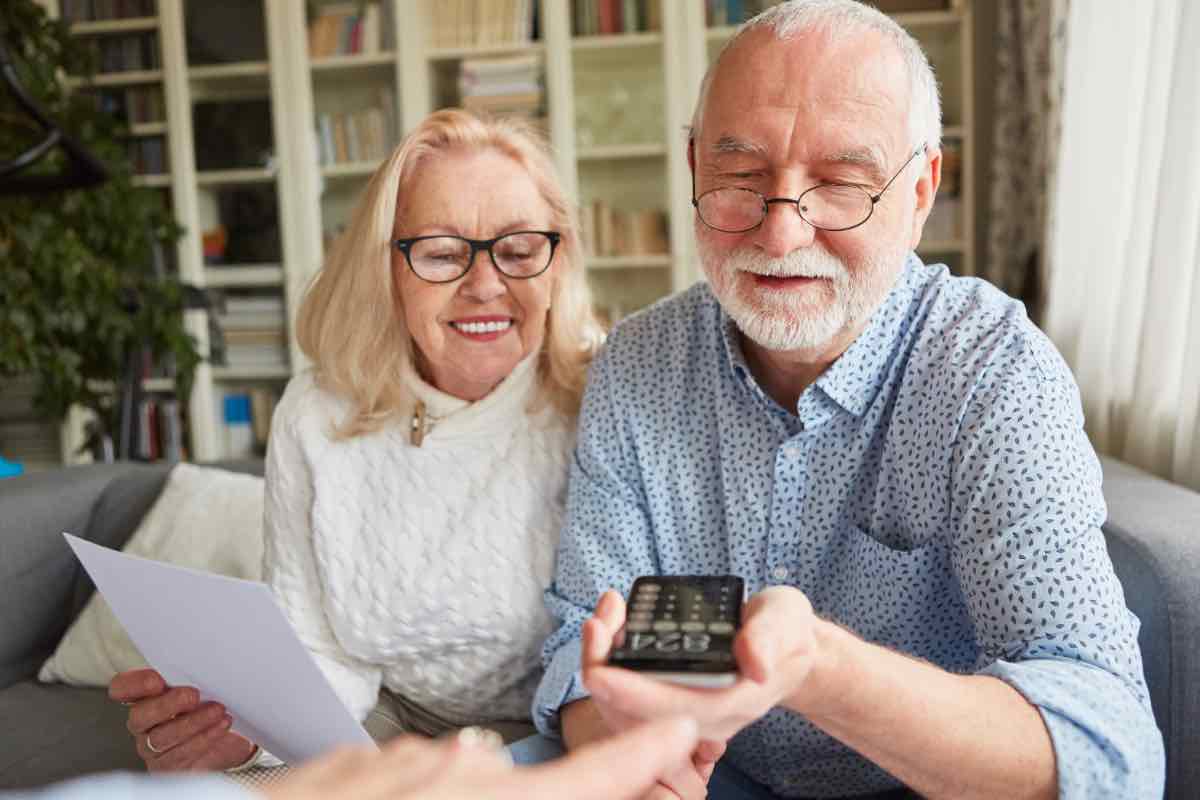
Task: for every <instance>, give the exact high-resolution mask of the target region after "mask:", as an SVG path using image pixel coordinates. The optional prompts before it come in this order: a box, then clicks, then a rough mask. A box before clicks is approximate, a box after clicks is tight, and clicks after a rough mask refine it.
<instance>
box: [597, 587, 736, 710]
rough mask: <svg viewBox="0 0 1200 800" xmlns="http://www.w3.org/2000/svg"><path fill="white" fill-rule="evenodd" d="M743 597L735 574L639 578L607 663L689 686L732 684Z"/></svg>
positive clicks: (630, 594) (630, 593)
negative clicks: (734, 649)
mask: <svg viewBox="0 0 1200 800" xmlns="http://www.w3.org/2000/svg"><path fill="white" fill-rule="evenodd" d="M744 594H745V585H744V583H743V581H742V579H741V578H739V577H737V576H734V575H655V576H645V577H641V578H638V579H637V580H635V581H634V582H633V588H632V589H631V590H630V592H629V602H628V604H627V607H626V614H625V626H624V628H622V630H621V633H620V635H618V637H617V641H616V645H617V646H616V647H614V648H613V651H612V652H611V653H610V654H609V657H608V663H609V664H611V665H612V666H617V667H625V668H626V669H632V670H637V671H638V672H643V673H645V674H646V676H647V677H653V678H657V679H659V680H664V681H669V682H671V683H679V684H683V685H685V686H705V687H722V686H731V685H733V683H734V682H735V681H736V680H737V663H736V661H735V660H734V657H733V637H734V636H735V635H737V631H738V628H739V626H740V625H741V621H742V599H743V596H744Z"/></svg>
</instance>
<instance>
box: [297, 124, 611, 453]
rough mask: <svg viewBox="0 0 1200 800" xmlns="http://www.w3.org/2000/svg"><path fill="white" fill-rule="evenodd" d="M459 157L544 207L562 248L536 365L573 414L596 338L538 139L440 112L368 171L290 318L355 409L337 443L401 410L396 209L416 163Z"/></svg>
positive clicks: (319, 367)
mask: <svg viewBox="0 0 1200 800" xmlns="http://www.w3.org/2000/svg"><path fill="white" fill-rule="evenodd" d="M458 149H468V150H479V151H482V150H487V149H492V150H495V151H497V152H500V153H502V154H504V155H506V156H508V157H510V158H512V159H513V160H514V161H515V162H517V163H518V164H520V165H521V166H522V167H524V168H525V169H526V170H527V171H528V173H529V176H530V177H531V178H532V179H533V181H534V184H535V185H536V186H537V188H538V191H539V192H540V193H541V195H542V197H543V198H544V199H545V201H546V203H547V205H548V206H549V207H550V211H551V225H552V227H553V228H554V229H555V230H557V231H559V232H560V233H561V234H562V244H561V245H560V246H559V249H558V251H557V253H556V255H555V258H556V259H557V260H558V262H559V263H558V265H557V266H556V267H555V269H556V270H557V276H556V279H555V281H554V289H553V291H552V294H551V297H550V311H549V315H548V318H547V321H546V338H545V340H544V342H543V344H542V351H541V355H540V358H539V363H538V374H539V378H540V383H541V388H542V392H541V397H542V402H543V403H544V402H549V403H551V404H553V405H554V406H555V407H556V408H558V409H559V410H560V411H562V412H563V413H565V414H567V415H570V416H573V415H575V414H576V413H578V410H579V403H580V399H581V397H582V394H583V385H584V381H585V378H586V373H587V368H588V364H589V363H590V362H591V359H592V356H593V354H594V353H595V351H596V349H597V348H598V346H599V344H600V342H601V340H602V331H601V328H600V326H599V324H598V323H597V322H596V318H595V316H594V314H593V311H592V303H591V297H590V294H589V292H588V287H587V280H586V277H585V275H584V263H583V258H582V248H581V244H580V240H579V228H578V224H577V222H576V214H575V210H574V205H573V204H572V203H571V202H570V201H569V200H568V198H567V197H566V196H565V195H564V193H563V190H562V188H561V187H560V185H559V182H558V178H557V176H556V173H555V170H554V162H553V161H552V160H551V158H550V155H549V151H548V148H547V147H546V145H545V143H544V140H543V138H542V137H541V136H540V134H538V133H535V132H534V130H533V129H532V128H531V127H529V126H528V125H527V124H525V123H522V122H520V121H518V120H513V119H503V118H484V117H481V116H478V115H476V114H473V113H471V112H467V111H463V110H461V109H445V110H442V111H437V112H435V113H433V114H431V115H430V116H428V117H426V118H425V120H424V121H423V122H421V124H420V125H418V126H417V128H416V129H415V130H414V131H412V133H410V134H408V135H407V136H405V137H404V140H403V141H401V142H400V144H399V145H398V146H397V147H396V149H395V150H393V151H392V154H391V156H390V157H389V158H388V159H387V161H385V162H384V164H383V165H382V166H380V167H379V169H378V170H376V171H375V174H374V175H373V176H372V177H371V181H370V183H369V184H368V185H367V188H366V191H365V193H364V194H363V196H362V198H361V199H360V200H359V202H358V205H357V206H356V208H355V209H354V213H353V214H352V215H351V218H350V222H349V225H348V226H347V228H346V230H345V232H344V233H343V234H342V235H341V236H339V237H338V239H337V240H336V242H335V243H334V244H333V247H332V248H331V250H330V253H329V255H328V258H327V259H326V261H325V265H324V267H323V268H322V269H321V270H320V271H319V272H318V273H317V275H316V276H315V277H314V278H313V280H312V282H311V283H310V284H309V287H308V290H307V292H306V293H305V296H304V300H303V302H302V304H301V306H300V310H299V313H298V315H297V319H296V332H297V338H298V341H299V344H300V348H301V349H302V350H303V351H304V353H305V355H307V356H308V357H309V358H310V359H311V360H312V362H313V364H314V367H315V372H316V377H317V381H318V382H319V383H320V385H321V386H322V388H324V389H326V390H327V391H330V392H333V393H334V394H336V395H338V396H340V397H343V398H345V399H347V400H349V401H350V402H351V403H352V404H353V408H354V412H353V413H352V414H351V416H350V417H349V418H347V419H345V420H343V421H342V422H341V424H340V425H339V426H338V430H337V434H338V435H339V436H340V437H351V436H356V435H358V434H362V433H369V432H372V431H375V430H378V429H379V428H381V427H383V426H384V425H385V424H387V423H388V421H389V420H391V419H392V418H393V417H394V416H395V415H396V414H398V413H402V411H403V410H404V409H405V408H406V407H407V405H408V403H407V400H408V398H407V396H406V395H407V390H406V389H405V387H404V385H403V382H402V381H401V379H400V376H401V375H402V374H403V372H402V371H403V369H404V366H405V364H406V362H407V363H411V360H412V359H413V357H414V349H413V343H412V337H411V336H410V335H409V332H408V326H407V325H406V323H405V320H404V312H403V308H402V306H401V304H400V302H399V294H398V293H399V288H398V286H397V285H396V281H395V279H394V277H393V272H392V244H391V242H392V230H393V226H394V225H395V221H396V208H397V204H398V203H399V202H400V193H401V192H402V191H403V190H404V188H405V187H406V186H407V185H409V184H410V183H411V181H412V178H413V176H414V174H415V173H416V169H417V167H418V165H419V164H420V163H421V162H422V161H423V160H425V159H426V158H430V157H436V156H437V155H438V154H439V153H447V152H450V151H454V150H458ZM485 181H486V176H482V175H481V176H480V182H481V183H484V182H485ZM476 190H477V189H476V188H475V187H463V191H464V192H470V191H476Z"/></svg>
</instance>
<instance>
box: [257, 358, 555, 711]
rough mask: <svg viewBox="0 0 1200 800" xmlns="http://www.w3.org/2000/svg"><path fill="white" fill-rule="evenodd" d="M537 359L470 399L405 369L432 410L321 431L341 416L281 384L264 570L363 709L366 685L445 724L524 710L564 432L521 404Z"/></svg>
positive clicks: (545, 630) (534, 677)
mask: <svg viewBox="0 0 1200 800" xmlns="http://www.w3.org/2000/svg"><path fill="white" fill-rule="evenodd" d="M535 362H536V357H531V358H529V359H527V360H526V361H524V362H522V363H521V364H520V365H518V367H517V368H516V369H515V370H514V371H513V373H512V374H511V375H509V377H508V378H506V379H505V381H504V382H503V383H501V385H500V386H498V387H497V388H496V390H495V391H493V392H492V393H491V394H490V395H488V396H487V397H485V398H484V399H482V400H480V401H478V402H476V403H471V404H468V403H465V402H463V401H461V400H457V399H456V398H452V397H448V396H447V395H444V394H442V393H440V392H438V391H437V390H436V389H434V388H433V387H431V386H428V385H427V384H424V383H423V382H422V381H420V379H418V378H416V377H415V376H414V375H408V376H405V378H406V381H407V383H408V385H409V387H410V388H411V389H412V393H413V394H414V396H415V397H417V398H420V399H421V400H423V401H424V402H425V404H426V407H427V410H428V414H429V415H430V417H431V418H432V419H433V423H432V427H431V428H430V429H429V431H428V433H426V435H425V438H424V441H423V443H422V446H421V447H415V446H413V445H412V444H411V443H410V441H409V428H408V417H407V416H405V417H404V418H403V424H401V423H397V424H393V425H391V426H389V427H388V428H386V429H384V430H382V431H379V432H376V433H373V434H369V435H365V436H358V437H354V438H352V439H349V440H342V441H335V440H334V439H333V436H332V427H333V425H334V424H335V423H337V422H340V421H341V420H342V419H344V418H345V415H346V414H347V413H348V412H349V405H348V404H347V403H346V402H344V401H343V400H341V399H339V398H337V397H335V396H333V395H332V394H330V393H329V392H326V391H324V390H323V389H321V388H320V387H319V386H318V385H317V384H316V382H315V380H314V378H313V376H312V374H311V373H308V372H305V373H303V374H300V375H297V376H296V377H295V378H293V379H292V381H291V383H289V385H288V388H287V391H286V392H285V394H284V397H283V399H282V400H281V401H280V404H279V408H278V410H277V411H276V413H275V418H274V420H273V423H272V429H271V442H270V448H269V452H268V455H267V470H266V489H267V502H266V509H265V517H266V525H265V532H266V548H265V556H264V575H265V577H266V580H267V582H268V583H269V584H270V586H271V588H272V590H273V591H274V593H275V595H276V597H277V599H278V601H279V603H280V605H281V606H282V607H283V610H284V612H285V614H286V615H287V616H288V619H289V620H290V621H291V623H292V625H293V627H294V628H295V629H296V631H297V633H298V635H299V636H300V638H301V640H302V641H303V642H304V643H305V645H306V646H307V647H308V648H309V650H310V651H312V652H313V654H314V657H315V658H316V660H317V663H318V664H319V665H320V667H321V668H322V670H323V671H324V673H325V675H326V676H327V677H328V678H329V681H330V683H331V684H332V685H333V687H334V689H335V690H336V691H337V692H338V695H339V696H340V697H341V698H342V700H343V702H345V703H346V705H347V707H348V708H349V709H350V710H351V711H352V712H353V713H354V714H355V715H356V716H357V717H358V718H359V719H360V720H361V719H363V718H364V717H365V716H366V715H367V713H368V712H369V711H370V709H371V707H372V706H373V705H374V703H375V701H376V697H377V695H378V692H379V688H380V686H381V685H383V686H386V687H387V688H388V689H390V690H392V691H394V692H396V693H398V694H400V695H403V696H404V697H407V698H409V699H410V700H412V701H414V702H416V703H419V704H420V705H422V706H425V707H426V708H428V709H429V710H431V711H434V712H435V713H437V714H439V715H442V716H444V717H446V718H448V719H449V720H450V721H452V722H455V723H460V724H466V723H470V722H480V721H487V720H500V719H527V718H528V717H529V706H530V701H531V699H532V697H533V692H534V689H535V688H536V687H537V682H538V679H539V678H540V665H539V652H540V648H541V645H542V642H543V640H544V639H545V638H546V636H547V635H548V634H549V632H550V630H551V627H552V622H551V619H550V617H549V615H548V613H547V612H546V610H545V607H544V605H543V603H542V592H543V590H544V589H545V588H546V587H547V585H548V584H549V582H550V579H551V573H552V570H553V564H554V553H555V549H556V547H557V544H558V534H559V530H560V527H561V523H562V517H563V507H564V503H565V491H566V476H567V459H568V457H569V454H570V451H571V448H572V446H573V435H574V434H573V428H572V426H571V425H570V424H569V422H568V421H567V420H565V419H564V418H562V417H561V416H560V415H559V414H557V413H555V412H553V411H551V410H545V411H540V412H537V413H529V412H528V409H529V407H530V403H531V401H532V400H533V398H534V396H535V393H536V391H537V374H536V363H535Z"/></svg>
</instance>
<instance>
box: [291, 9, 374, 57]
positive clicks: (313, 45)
mask: <svg viewBox="0 0 1200 800" xmlns="http://www.w3.org/2000/svg"><path fill="white" fill-rule="evenodd" d="M382 49H383V24H382V22H381V20H380V8H379V3H366V4H362V3H339V4H337V5H327V6H323V7H322V8H321V13H320V15H319V16H317V18H316V19H314V20H313V21H312V22H310V23H309V25H308V56H309V58H329V57H331V56H347V55H359V54H369V53H378V52H380V50H382Z"/></svg>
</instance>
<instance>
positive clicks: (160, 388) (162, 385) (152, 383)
mask: <svg viewBox="0 0 1200 800" xmlns="http://www.w3.org/2000/svg"><path fill="white" fill-rule="evenodd" d="M142 388H143V389H145V390H146V391H147V392H173V391H175V379H174V378H146V379H145V380H143V381H142Z"/></svg>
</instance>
